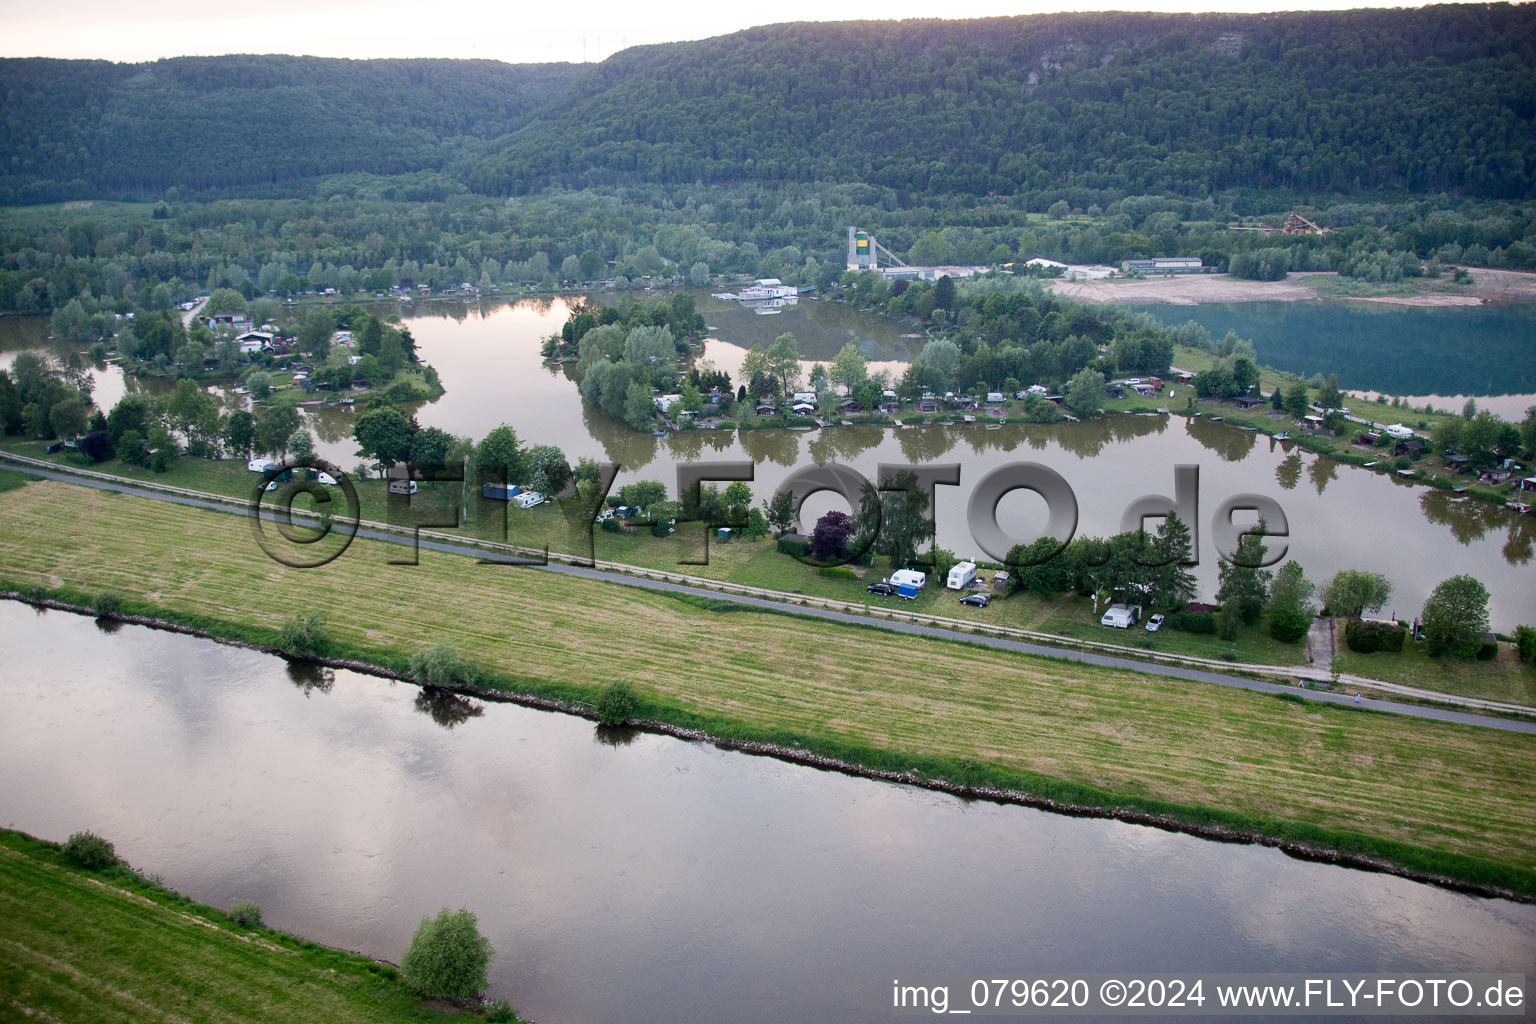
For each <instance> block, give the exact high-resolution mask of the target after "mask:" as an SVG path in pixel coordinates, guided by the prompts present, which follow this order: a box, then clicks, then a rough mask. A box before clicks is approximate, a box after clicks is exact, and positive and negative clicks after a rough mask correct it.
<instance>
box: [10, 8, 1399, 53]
mask: <svg viewBox="0 0 1536 1024" xmlns="http://www.w3.org/2000/svg"><path fill="white" fill-rule="evenodd" d="M0 5H3V6H0V11H3V14H0V19H3V22H0V23H3V24H4V26H5V29H4V32H3V33H0V55H4V56H12V57H100V58H106V59H109V60H119V61H139V60H153V59H155V58H158V57H176V56H184V55H189V54H219V53H298V54H313V55H317V56H324V57H483V58H491V59H495V60H504V61H510V62H514V63H523V62H540V61H552V60H566V61H581V60H589V61H595V60H601V59H602V58H604V57H607V56H609V55H610V54H612V53H614V52H615V51H617V50H622V49H624V48H625V47H627V46H637V45H640V44H642V43H663V42H673V41H677V40H684V39H703V38H706V37H708V36H714V35H721V34H723V33H726V32H735V31H737V30H739V29H743V28H748V27H750V26H752V25H761V24H769V23H780V22H790V21H841V20H846V19H862V18H879V19H897V18H925V17H934V16H935V14H937V13H940V12H942V14H943V15H944V16H946V17H953V18H979V17H992V16H997V15H1012V14H1036V13H1044V12H1050V11H1060V10H1075V11H1090V10H1139V11H1147V10H1151V11H1212V10H1216V11H1235V12H1241V13H1263V12H1267V11H1273V10H1275V8H1276V7H1277V6H1280V7H1289V8H1291V9H1300V8H1306V9H1342V8H1354V7H1405V6H1418V5H1417V4H1412V3H1403V2H1401V0H1397V2H1393V0H1311V2H1306V0H1303V2H1300V3H1294V4H1280V5H1277V4H1275V3H1274V2H1272V0H1271V2H1265V0H1203V2H1202V0H1196V2H1188V0H1186V2H1182V3H1181V2H1178V0H1146V2H1127V0H1013V2H1011V3H1010V2H1003V0H959V2H957V3H953V4H944V5H942V6H940V5H936V4H934V3H932V2H931V0H886V2H884V3H880V4H861V5H851V4H850V5H829V4H826V3H819V2H816V0H781V2H779V3H774V4H770V5H767V6H764V7H753V6H751V5H749V4H742V3H721V2H719V0H671V2H664V3H660V4H656V3H644V2H635V0H624V2H622V3H620V2H613V0H600V2H591V3H573V4H571V5H570V6H566V5H564V4H555V3H539V4H530V3H498V2H494V0H441V2H438V3H429V4H412V5H409V6H405V5H401V6H387V5H385V4H375V3H372V2H368V0H329V2H319V3H317V2H315V0H268V2H264V3H258V4H254V5H242V4H220V3H216V2H214V3H210V2H208V0H174V2H171V3H151V4H147V5H137V4H124V3H122V2H121V0H77V2H72V3H66V4H65V5H64V6H63V7H54V6H53V5H51V4H46V3H36V2H34V0H26V2H22V0H0Z"/></svg>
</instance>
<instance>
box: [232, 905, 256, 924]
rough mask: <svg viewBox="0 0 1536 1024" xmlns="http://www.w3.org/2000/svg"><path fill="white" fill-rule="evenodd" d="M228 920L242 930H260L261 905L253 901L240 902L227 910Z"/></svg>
mask: <svg viewBox="0 0 1536 1024" xmlns="http://www.w3.org/2000/svg"><path fill="white" fill-rule="evenodd" d="M229 919H230V920H231V921H233V922H235V924H237V925H239V926H240V927H242V928H260V927H261V904H259V903H257V902H255V901H254V900H240V901H239V902H238V903H236V904H235V905H234V906H232V907H230V908H229Z"/></svg>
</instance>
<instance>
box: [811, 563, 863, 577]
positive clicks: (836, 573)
mask: <svg viewBox="0 0 1536 1024" xmlns="http://www.w3.org/2000/svg"><path fill="white" fill-rule="evenodd" d="M816 574H817V575H818V576H825V577H827V578H828V579H833V580H853V579H858V576H859V574H858V573H856V572H854V571H853V570H852V569H850V568H848V567H847V566H846V565H824V566H822V567H821V568H819V569H817V570H816Z"/></svg>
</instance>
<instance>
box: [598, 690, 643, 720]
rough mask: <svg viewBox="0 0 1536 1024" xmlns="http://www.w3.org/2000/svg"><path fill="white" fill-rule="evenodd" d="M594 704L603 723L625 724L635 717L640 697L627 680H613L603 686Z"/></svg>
mask: <svg viewBox="0 0 1536 1024" xmlns="http://www.w3.org/2000/svg"><path fill="white" fill-rule="evenodd" d="M592 706H593V707H594V708H596V709H597V721H598V723H599V724H601V725H607V726H616V725H623V724H624V723H625V722H628V721H629V720H630V719H631V718H632V717H634V714H635V711H636V710H637V709H638V708H639V707H640V697H639V695H637V694H636V693H635V689H634V687H632V686H630V685H629V684H628V683H625V682H613V683H609V684H608V685H607V686H605V687H603V691H602V692H601V693H599V694H598V695H597V700H595V701H593V703H592Z"/></svg>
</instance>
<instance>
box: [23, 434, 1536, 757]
mask: <svg viewBox="0 0 1536 1024" xmlns="http://www.w3.org/2000/svg"><path fill="white" fill-rule="evenodd" d="M24 469H25V472H28V473H32V474H34V475H36V476H42V477H47V478H48V479H50V480H59V481H61V482H63V483H69V484H77V485H82V486H86V487H95V488H97V489H98V490H104V491H112V492H115V493H118V494H126V495H130V496H132V497H136V498H153V499H155V500H157V501H168V502H172V503H173V504H177V505H185V506H187V507H190V508H203V509H210V510H212V511H215V512H227V513H232V514H235V515H249V512H248V510H247V509H246V508H245V507H244V506H243V505H232V504H230V503H228V502H220V501H210V500H205V499H202V498H193V497H187V496H183V495H178V494H164V493H159V492H156V491H152V490H147V489H144V488H140V487H135V486H133V485H132V484H126V483H117V482H115V481H111V480H103V479H92V478H88V477H80V476H74V475H71V474H68V473H58V472H54V471H52V470H45V469H41V468H38V467H35V466H32V465H28V466H26V467H24ZM264 517H265V514H264ZM357 536H359V537H362V538H364V539H365V540H375V541H383V542H384V543H387V544H411V543H413V541H412V540H411V538H409V537H404V536H400V535H398V534H391V533H385V532H383V531H380V530H372V529H367V528H359V529H358V531H357ZM253 543H254V541H253ZM414 543H419V544H420V546H421V547H423V548H426V549H427V550H430V551H438V552H442V553H444V554H450V555H464V556H467V557H470V558H476V559H483V558H485V557H486V555H487V554H489V553H490V552H487V551H486V550H485V549H483V548H474V547H470V546H468V545H461V544H452V543H448V542H446V541H434V540H429V539H426V538H422V539H421V540H420V541H419V542H414ZM530 568H531V569H534V570H536V571H539V572H553V573H559V574H561V575H564V576H576V577H580V578H582V579H590V580H600V581H603V582H605V583H617V584H620V585H622V586H626V587H639V588H641V589H643V590H654V591H659V592H662V593H668V594H688V595H692V596H695V597H703V598H708V599H709V600H711V601H730V602H731V603H733V604H740V605H745V606H748V607H752V608H762V609H765V610H767V611H774V612H780V613H784V614H790V615H799V616H804V617H806V618H812V619H821V620H823V621H827V622H837V623H842V624H845V625H851V626H865V627H874V628H877V629H884V630H890V631H891V632H895V633H904V634H907V635H909V636H922V637H932V638H934V639H939V640H949V641H960V642H962V643H968V644H976V645H978V646H982V647H991V648H995V649H997V650H1003V651H1014V652H1016V653H1019V654H1030V655H1037V656H1040V657H1046V658H1059V659H1061V660H1064V661H1075V662H1081V663H1083V664H1085V665H1098V666H1102V667H1104V668H1113V669H1121V670H1124V671H1127V672H1142V673H1146V674H1149V675H1155V676H1165V677H1168V678H1173V679H1188V680H1192V681H1194V682H1200V683H1213V684H1215V685H1217V686H1230V687H1232V688H1234V689H1240V690H1251V691H1254V692H1256V693H1271V694H1279V693H1288V694H1290V695H1292V696H1295V697H1304V698H1305V699H1307V700H1313V701H1318V702H1321V703H1327V704H1341V705H1345V706H1351V707H1361V708H1366V709H1369V710H1372V711H1386V712H1390V713H1392V714H1397V715H1404V716H1407V717H1409V718H1428V719H1432V720H1434V721H1437V722H1456V723H1459V724H1462V725H1472V726H1478V727H1480V728H1484V729H1498V730H1501V731H1505V732H1519V733H1526V734H1529V735H1536V721H1529V720H1521V719H1512V718H1497V717H1494V716H1491V715H1474V714H1470V713H1468V712H1465V711H1453V710H1450V709H1447V708H1435V707H1424V706H1421V705H1417V704H1402V703H1399V702H1397V701H1389V700H1380V699H1377V698H1371V697H1362V698H1359V699H1356V698H1355V697H1354V696H1352V695H1350V694H1348V693H1333V692H1330V691H1326V690H1303V689H1301V688H1299V687H1297V686H1294V685H1288V684H1284V683H1271V682H1267V681H1265V680H1262V679H1250V678H1247V677H1244V676H1235V675H1227V674H1225V673H1221V672H1207V671H1204V670H1201V669H1194V668H1187V667H1185V666H1182V665H1165V664H1159V663H1156V662H1149V661H1138V660H1136V659H1134V658H1117V657H1114V656H1112V655H1106V654H1096V653H1094V652H1092V651H1076V650H1070V649H1064V648H1060V647H1050V646H1047V645H1045V644H1033V643H1028V642H1026V641H1023V640H1009V639H1005V638H1002V637H995V636H984V635H980V634H971V633H960V632H957V631H955V630H950V629H939V628H937V627H934V626H924V625H920V624H917V623H912V622H900V621H896V620H891V619H871V618H869V617H867V616H864V615H854V614H852V613H849V612H838V611H833V610H831V609H827V608H816V607H810V606H806V607H802V606H798V605H786V604H785V603H784V602H783V601H774V600H769V599H766V598H761V597H750V596H747V595H745V594H732V593H730V592H728V591H716V590H707V589H704V588H702V587H693V586H688V585H685V584H681V583H669V582H666V581H665V580H653V579H643V578H639V577H635V576H626V575H624V574H623V573H617V572H609V571H606V570H603V569H586V568H582V567H579V566H573V565H561V564H558V563H553V562H552V563H550V564H549V565H542V566H515V567H513V566H509V567H508V569H509V570H526V569H530ZM1278 671H1284V670H1283V669H1281V670H1278ZM1367 682H1368V681H1362V684H1365V683H1367Z"/></svg>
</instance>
